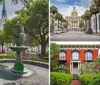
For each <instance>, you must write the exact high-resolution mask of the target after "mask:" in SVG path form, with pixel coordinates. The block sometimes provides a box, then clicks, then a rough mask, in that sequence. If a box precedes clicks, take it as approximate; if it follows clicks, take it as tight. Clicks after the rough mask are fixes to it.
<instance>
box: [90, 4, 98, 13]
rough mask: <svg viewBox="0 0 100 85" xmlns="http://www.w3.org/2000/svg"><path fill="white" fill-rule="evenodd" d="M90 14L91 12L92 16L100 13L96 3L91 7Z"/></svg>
mask: <svg viewBox="0 0 100 85" xmlns="http://www.w3.org/2000/svg"><path fill="white" fill-rule="evenodd" d="M90 12H91V13H92V14H96V13H98V12H100V9H99V7H97V6H96V4H95V3H94V4H92V5H91V6H90Z"/></svg>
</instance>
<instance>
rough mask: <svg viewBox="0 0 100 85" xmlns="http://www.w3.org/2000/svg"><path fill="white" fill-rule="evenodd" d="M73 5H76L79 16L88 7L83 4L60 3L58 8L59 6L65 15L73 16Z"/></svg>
mask: <svg viewBox="0 0 100 85" xmlns="http://www.w3.org/2000/svg"><path fill="white" fill-rule="evenodd" d="M73 7H76V9H77V11H78V16H81V15H83V14H84V12H85V10H86V9H87V8H85V7H82V6H75V5H73V6H71V5H58V6H57V8H58V11H59V12H60V13H61V14H62V15H63V16H64V17H66V16H71V12H72V9H73Z"/></svg>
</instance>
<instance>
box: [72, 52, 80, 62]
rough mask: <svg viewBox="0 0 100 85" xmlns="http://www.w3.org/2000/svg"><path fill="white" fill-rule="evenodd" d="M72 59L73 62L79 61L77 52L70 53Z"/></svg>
mask: <svg viewBox="0 0 100 85" xmlns="http://www.w3.org/2000/svg"><path fill="white" fill-rule="evenodd" d="M72 59H73V60H78V59H79V52H78V51H74V52H73V53H72Z"/></svg>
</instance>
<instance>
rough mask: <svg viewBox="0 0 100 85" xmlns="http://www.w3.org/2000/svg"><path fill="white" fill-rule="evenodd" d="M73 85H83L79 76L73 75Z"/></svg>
mask: <svg viewBox="0 0 100 85" xmlns="http://www.w3.org/2000/svg"><path fill="white" fill-rule="evenodd" d="M71 85H81V82H80V81H79V78H78V75H77V74H74V75H73V80H72V84H71Z"/></svg>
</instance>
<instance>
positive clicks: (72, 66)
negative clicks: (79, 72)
mask: <svg viewBox="0 0 100 85" xmlns="http://www.w3.org/2000/svg"><path fill="white" fill-rule="evenodd" d="M72 74H73V62H72Z"/></svg>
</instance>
